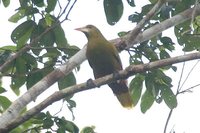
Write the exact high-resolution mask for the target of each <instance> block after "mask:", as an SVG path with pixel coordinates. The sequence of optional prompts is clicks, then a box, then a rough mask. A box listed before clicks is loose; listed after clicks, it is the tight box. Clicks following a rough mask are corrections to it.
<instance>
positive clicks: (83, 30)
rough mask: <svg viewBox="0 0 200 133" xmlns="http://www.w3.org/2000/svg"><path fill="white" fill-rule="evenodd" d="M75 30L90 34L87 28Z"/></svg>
mask: <svg viewBox="0 0 200 133" xmlns="http://www.w3.org/2000/svg"><path fill="white" fill-rule="evenodd" d="M75 30H78V31H82V32H88V29H87V28H86V27H80V28H76V29H75Z"/></svg>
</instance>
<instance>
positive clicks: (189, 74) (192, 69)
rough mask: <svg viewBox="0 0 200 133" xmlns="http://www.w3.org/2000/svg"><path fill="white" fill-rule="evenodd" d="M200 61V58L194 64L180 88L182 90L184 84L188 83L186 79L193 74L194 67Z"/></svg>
mask: <svg viewBox="0 0 200 133" xmlns="http://www.w3.org/2000/svg"><path fill="white" fill-rule="evenodd" d="M198 63H199V60H198V61H197V62H196V63H195V64H194V66H193V67H192V68H191V69H190V71H189V73H188V75H187V76H186V78H185V80H184V81H183V84H182V85H181V87H180V88H179V90H181V89H182V88H183V85H184V84H185V83H186V81H187V80H188V78H189V76H190V75H191V73H192V72H193V70H194V68H195V67H196V66H197V64H198Z"/></svg>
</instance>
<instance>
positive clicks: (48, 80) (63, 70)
mask: <svg viewBox="0 0 200 133" xmlns="http://www.w3.org/2000/svg"><path fill="white" fill-rule="evenodd" d="M196 9H197V11H196V13H198V14H199V13H200V11H199V9H200V8H199V6H198V7H197V8H196ZM192 11H193V9H188V10H186V11H184V12H182V13H180V15H176V16H174V17H173V18H171V19H168V20H166V21H164V22H163V23H164V24H163V23H160V24H158V25H156V26H153V27H152V28H150V29H148V30H146V31H144V32H143V33H142V34H140V35H139V36H138V37H137V38H136V39H135V40H133V42H131V43H130V44H127V46H128V47H131V46H132V45H133V44H136V43H138V42H142V41H145V40H148V39H149V38H151V37H153V36H155V35H157V34H159V33H160V32H162V31H163V30H165V29H166V28H169V27H171V26H174V25H177V24H179V23H181V22H183V21H186V20H188V19H191V15H190V14H191V12H192ZM198 14H196V15H198ZM152 29H153V30H152ZM125 38H127V36H126V37H125ZM127 39H128V38H127ZM120 41H121V39H115V40H114V42H115V44H120ZM85 50H86V47H84V48H83V49H82V50H81V51H79V52H78V53H77V54H76V55H74V56H73V57H72V58H71V59H70V60H69V61H68V62H67V63H66V64H65V65H63V66H61V67H60V68H57V69H56V70H54V71H53V72H51V73H50V74H48V75H47V76H46V77H45V78H43V79H42V80H41V81H39V82H38V83H37V84H35V85H34V86H33V87H32V88H31V89H29V91H27V92H26V93H25V94H24V95H22V96H21V97H20V98H18V99H17V100H16V101H14V102H13V104H12V105H11V106H10V107H9V108H8V109H7V110H6V111H5V112H4V113H3V114H2V116H1V117H0V125H1V128H5V127H6V125H8V124H9V123H10V121H11V120H13V119H15V118H16V117H17V116H18V115H19V113H20V111H21V110H22V109H23V108H24V107H25V106H26V105H27V104H28V103H30V102H31V101H32V100H34V99H35V98H36V97H37V96H38V95H39V94H41V93H42V92H43V91H45V90H46V89H47V88H48V87H50V86H51V85H52V84H53V83H55V82H56V81H58V80H59V79H61V78H62V77H63V76H64V75H67V74H68V73H70V72H71V71H72V70H73V68H75V67H77V66H78V65H80V64H81V63H82V62H83V61H84V60H85V59H86V57H85Z"/></svg>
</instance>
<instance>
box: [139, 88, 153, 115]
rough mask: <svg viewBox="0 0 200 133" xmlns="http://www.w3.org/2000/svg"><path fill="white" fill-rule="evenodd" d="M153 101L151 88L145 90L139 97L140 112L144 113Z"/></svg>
mask: <svg viewBox="0 0 200 133" xmlns="http://www.w3.org/2000/svg"><path fill="white" fill-rule="evenodd" d="M153 103H154V96H153V94H152V91H151V90H148V89H147V90H146V91H145V92H144V94H143V95H142V98H141V104H140V108H141V111H142V113H145V112H146V111H147V110H148V109H149V108H150V107H151V106H152V105H153Z"/></svg>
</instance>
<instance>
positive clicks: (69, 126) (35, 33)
mask: <svg viewBox="0 0 200 133" xmlns="http://www.w3.org/2000/svg"><path fill="white" fill-rule="evenodd" d="M0 2H2V3H3V5H4V7H8V6H9V4H10V0H1V1H0ZM60 2H61V1H59V0H20V1H19V4H20V7H19V8H17V9H16V13H15V14H13V15H12V16H11V17H10V18H9V21H10V22H13V23H17V24H18V26H17V27H16V28H15V29H14V30H13V32H12V34H11V40H12V41H13V43H14V44H15V45H12V46H11V45H7V46H4V47H1V48H0V64H3V63H5V62H6V61H7V60H8V59H9V57H10V56H11V54H12V53H16V52H17V51H19V50H21V49H22V48H24V47H26V46H27V45H29V49H30V50H28V51H27V52H24V53H22V55H21V56H20V57H19V58H17V59H15V60H14V61H13V62H12V63H11V64H10V65H9V66H8V67H7V68H6V69H5V70H4V71H3V72H2V73H1V75H0V94H3V93H4V92H6V90H7V89H6V88H4V87H3V86H2V84H1V81H2V77H4V76H9V77H10V78H11V83H10V87H11V89H12V90H13V92H14V93H15V94H16V95H20V88H21V87H22V86H26V88H27V90H28V89H30V88H31V87H32V86H33V85H34V84H35V83H37V82H38V81H40V80H41V79H42V78H44V77H45V76H46V75H47V74H48V73H50V72H52V71H53V70H54V69H55V68H56V67H57V66H60V65H62V64H63V63H65V62H66V61H67V60H68V59H69V58H70V57H72V56H73V55H74V54H75V53H77V52H78V51H79V48H78V47H77V46H74V45H71V44H69V43H68V41H67V38H66V36H65V32H64V30H63V28H62V26H61V24H62V22H64V21H65V20H67V19H68V18H67V17H68V14H69V12H70V11H71V9H69V11H68V13H66V9H67V7H68V6H69V5H73V4H71V3H70V2H71V1H67V3H64V4H66V7H61V3H60ZM124 2H125V1H122V0H104V1H103V7H104V12H105V16H106V20H107V22H108V24H110V25H115V24H116V23H117V22H118V21H119V20H120V18H121V17H122V15H123V12H124V10H125V8H124ZM126 2H127V3H128V4H129V5H130V7H132V8H134V6H136V5H135V2H134V0H127V1H126ZM155 2H156V1H155V0H150V4H147V5H145V6H143V7H142V9H141V12H135V13H133V14H130V15H129V17H128V20H129V21H130V22H131V23H138V22H139V21H140V20H141V19H143V18H144V17H145V15H146V14H147V13H148V12H149V10H150V9H151V8H152V7H153V6H154V4H155ZM194 3H195V0H190V1H188V0H182V1H181V2H175V1H170V2H168V3H167V4H164V5H163V6H162V8H161V10H160V11H159V12H157V14H156V15H155V16H154V17H153V18H152V19H151V20H150V21H149V22H147V23H146V25H145V26H144V28H143V29H142V31H144V30H146V29H148V28H150V27H152V26H153V25H155V24H158V23H160V22H162V21H163V20H166V19H168V18H171V16H172V15H176V14H178V13H180V12H181V11H184V10H185V9H188V8H190V7H192V6H193V5H194ZM62 4H63V3H62ZM72 7H73V6H72ZM72 7H71V8H72ZM54 10H59V12H58V13H57V14H56V13H54ZM63 18H64V19H63ZM62 19H63V20H62ZM199 25H200V18H199V17H197V18H194V21H193V22H192V23H191V22H190V21H187V22H184V23H182V24H179V25H177V26H175V27H174V34H175V36H176V39H177V41H178V44H179V45H180V46H182V48H183V51H187V52H191V51H194V50H199V47H200V45H199V42H198V38H199V37H198V34H199V32H200V30H199ZM191 27H192V28H191ZM127 33H129V32H126V31H123V32H120V33H119V34H118V35H119V37H122V36H124V35H126V34H127ZM174 50H175V47H174V42H173V41H172V39H171V38H170V36H165V35H163V34H162V33H160V34H159V35H158V36H156V37H154V38H151V39H150V40H148V41H145V42H142V43H141V44H139V45H137V46H133V47H131V48H130V49H129V50H128V52H129V54H130V58H129V62H130V64H143V63H147V62H152V61H156V60H161V59H165V58H170V57H171V56H170V54H171V53H172V52H173V51H174ZM169 69H172V70H173V71H176V67H174V66H172V65H171V66H165V67H163V68H159V69H156V70H151V71H147V72H144V73H142V74H136V75H135V77H134V78H133V79H132V81H131V83H130V92H131V95H132V99H133V101H134V105H135V106H136V105H137V104H138V103H139V101H140V107H141V111H142V112H143V113H145V112H146V111H147V110H148V109H150V108H151V106H152V105H153V103H155V102H156V103H161V102H162V101H164V102H165V104H166V105H167V106H168V107H169V108H170V109H174V108H176V107H177V104H178V103H177V97H176V94H174V92H173V90H172V89H171V88H172V84H171V82H172V79H171V78H170V77H169V76H167V75H166V74H165V72H166V71H167V70H169ZM77 70H79V68H78V69H77ZM74 84H76V77H75V76H74V72H71V73H70V74H69V75H67V76H65V77H64V78H63V79H61V80H60V81H58V88H59V89H60V90H61V89H63V88H66V87H69V86H71V85H74ZM72 97H73V96H68V97H66V98H65V99H64V100H65V101H66V102H68V104H67V106H68V108H69V110H70V111H71V112H72V115H73V108H74V107H76V103H75V101H73V100H72V99H71V98H72ZM11 103H12V102H11V101H10V100H9V97H5V96H3V95H0V113H2V112H4V111H5V110H6V109H7V108H8V107H9V105H10V104H11ZM25 111H26V110H25ZM55 127H56V128H55ZM52 128H55V131H56V132H59V133H62V132H65V131H68V132H71V133H77V132H79V128H78V127H77V126H76V125H75V124H74V123H73V122H71V121H68V120H66V119H65V118H64V117H61V118H60V117H57V116H52V115H51V114H50V112H46V113H42V112H41V113H40V114H38V115H37V116H36V117H34V118H32V119H31V120H29V121H27V122H26V123H24V124H23V125H22V126H21V127H20V128H16V129H15V130H13V132H20V131H21V130H22V129H29V130H30V131H41V130H44V129H45V130H46V132H48V133H50V132H53V131H51V129H52ZM81 132H82V133H94V127H85V128H84V129H83V130H82V131H81Z"/></svg>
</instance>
